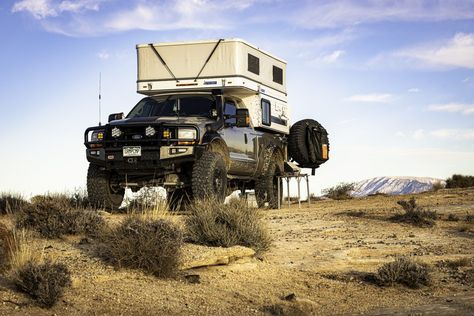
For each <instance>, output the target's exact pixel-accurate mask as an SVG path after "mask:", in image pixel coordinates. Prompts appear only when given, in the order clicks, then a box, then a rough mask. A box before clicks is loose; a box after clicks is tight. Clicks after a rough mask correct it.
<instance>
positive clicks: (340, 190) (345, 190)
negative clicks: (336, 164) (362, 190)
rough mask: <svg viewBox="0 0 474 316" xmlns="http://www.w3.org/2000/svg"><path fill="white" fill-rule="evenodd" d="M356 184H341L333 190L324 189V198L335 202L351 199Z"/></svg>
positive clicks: (332, 188)
mask: <svg viewBox="0 0 474 316" xmlns="http://www.w3.org/2000/svg"><path fill="white" fill-rule="evenodd" d="M354 187H355V183H339V184H338V185H336V186H333V187H331V188H327V189H324V190H323V191H322V193H323V194H324V196H326V197H328V198H330V199H333V200H346V199H351V198H352V196H351V195H350V193H351V191H352V190H354Z"/></svg>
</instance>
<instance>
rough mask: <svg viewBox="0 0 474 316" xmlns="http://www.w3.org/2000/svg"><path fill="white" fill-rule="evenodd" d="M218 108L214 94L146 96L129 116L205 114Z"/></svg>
mask: <svg viewBox="0 0 474 316" xmlns="http://www.w3.org/2000/svg"><path fill="white" fill-rule="evenodd" d="M215 108H216V101H215V99H214V97H213V96H210V95H209V96H208V95H199V96H196V95H181V96H159V97H149V98H144V99H142V100H141V101H140V102H138V104H137V105H136V106H135V107H134V108H133V109H132V111H130V113H129V114H128V115H127V118H136V117H153V116H178V115H179V116H205V117H210V116H211V113H212V110H213V109H215Z"/></svg>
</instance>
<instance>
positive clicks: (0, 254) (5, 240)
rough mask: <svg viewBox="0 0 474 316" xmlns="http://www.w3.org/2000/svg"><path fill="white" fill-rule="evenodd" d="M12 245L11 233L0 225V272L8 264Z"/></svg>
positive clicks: (12, 237)
mask: <svg viewBox="0 0 474 316" xmlns="http://www.w3.org/2000/svg"><path fill="white" fill-rule="evenodd" d="M13 243H14V236H13V232H12V231H11V230H10V229H8V227H7V226H5V225H4V224H2V223H0V271H1V270H4V269H5V268H6V267H7V266H8V265H9V264H10V259H11V255H12V251H13V249H12V247H13V246H14V244H13Z"/></svg>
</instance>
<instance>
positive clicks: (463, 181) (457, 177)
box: [446, 174, 474, 188]
mask: <svg viewBox="0 0 474 316" xmlns="http://www.w3.org/2000/svg"><path fill="white" fill-rule="evenodd" d="M473 186H474V176H465V175H461V174H453V175H452V176H451V178H448V179H447V180H446V188H468V187H473Z"/></svg>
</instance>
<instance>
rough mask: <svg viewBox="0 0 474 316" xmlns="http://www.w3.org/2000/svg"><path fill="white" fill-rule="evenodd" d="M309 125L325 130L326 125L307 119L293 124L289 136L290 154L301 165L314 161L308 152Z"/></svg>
mask: <svg viewBox="0 0 474 316" xmlns="http://www.w3.org/2000/svg"><path fill="white" fill-rule="evenodd" d="M308 127H310V128H316V129H319V130H324V131H325V129H324V127H323V126H322V125H321V124H319V123H318V122H317V121H315V120H312V119H306V120H301V121H298V122H296V123H295V124H293V125H292V126H291V128H290V135H289V136H288V154H289V156H290V157H291V158H293V160H294V161H296V162H297V163H299V164H300V165H305V164H311V163H312V161H311V158H310V156H309V153H308V144H307V136H306V130H307V128H308Z"/></svg>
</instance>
